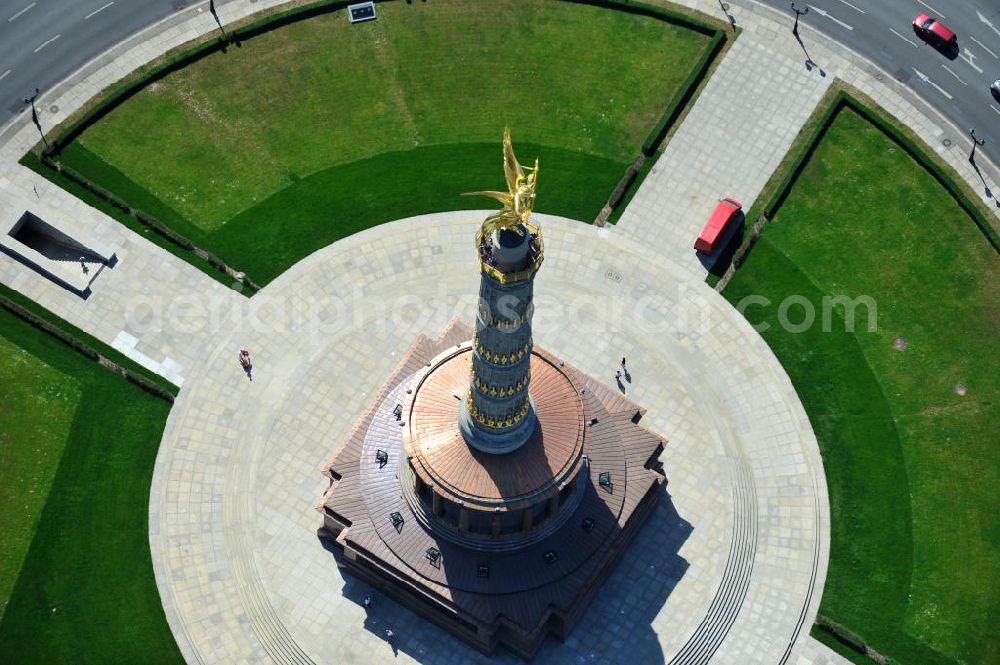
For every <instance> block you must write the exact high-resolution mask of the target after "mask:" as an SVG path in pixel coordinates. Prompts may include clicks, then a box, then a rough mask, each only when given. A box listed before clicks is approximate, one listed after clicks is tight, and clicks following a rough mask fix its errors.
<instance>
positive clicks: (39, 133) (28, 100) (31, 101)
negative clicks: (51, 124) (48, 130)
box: [24, 88, 49, 150]
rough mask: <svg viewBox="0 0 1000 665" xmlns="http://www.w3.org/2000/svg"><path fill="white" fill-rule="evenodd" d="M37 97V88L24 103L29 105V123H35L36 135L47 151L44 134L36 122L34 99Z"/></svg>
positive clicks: (37, 121) (40, 125) (47, 142)
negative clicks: (40, 138) (39, 137)
mask: <svg viewBox="0 0 1000 665" xmlns="http://www.w3.org/2000/svg"><path fill="white" fill-rule="evenodd" d="M36 97H38V88H35V94H33V95H32V96H31V97H25V98H24V103H25V104H31V122H33V123H35V127H36V128H38V135H39V136H41V137H42V143H44V144H45V149H46V150H48V149H49V141H48V139H46V138H45V132H43V131H42V123H41V122H39V120H38V111H37V109H35V98H36Z"/></svg>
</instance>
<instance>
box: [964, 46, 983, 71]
mask: <svg viewBox="0 0 1000 665" xmlns="http://www.w3.org/2000/svg"><path fill="white" fill-rule="evenodd" d="M958 57H960V58H961V59H962V60H965V61H966V62H967V63H969V66H970V67H972V68H973V69H975V70H976V71H977V72H979V73H980V74H982V73H983V68H982V67H980V66H979V65H977V64H976V62H975V60H976V54H975V53H969V52H968V51H967V50H965V49H962V51H961V53H959V54H958Z"/></svg>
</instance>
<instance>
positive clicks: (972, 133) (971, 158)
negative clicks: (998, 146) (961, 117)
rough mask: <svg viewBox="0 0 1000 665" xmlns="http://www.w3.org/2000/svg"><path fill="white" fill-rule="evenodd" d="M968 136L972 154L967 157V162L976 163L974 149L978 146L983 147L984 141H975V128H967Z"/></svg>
mask: <svg viewBox="0 0 1000 665" xmlns="http://www.w3.org/2000/svg"><path fill="white" fill-rule="evenodd" d="M969 136H971V137H972V154H970V155H969V161H970V162H975V161H976V148H977V147H978V146H981V145H985V144H986V139H977V138H976V128H975V127H969Z"/></svg>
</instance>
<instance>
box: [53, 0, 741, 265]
mask: <svg viewBox="0 0 1000 665" xmlns="http://www.w3.org/2000/svg"><path fill="white" fill-rule="evenodd" d="M320 4H322V3H320ZM333 4H336V3H333ZM608 7H612V8H620V9H622V11H614V10H612V9H609V8H608ZM343 18H344V17H343V15H342V13H340V12H335V13H332V14H321V15H319V16H313V17H312V18H310V19H309V20H300V21H296V22H291V23H289V24H288V25H283V27H282V28H281V29H280V30H277V31H273V32H271V31H262V32H260V34H255V36H254V37H253V38H252V39H246V40H244V41H243V42H242V43H241V47H240V48H230V49H229V50H228V52H227V53H221V52H213V51H212V49H213V48H214V47H211V46H210V47H209V48H208V50H207V51H206V52H205V53H204V54H201V55H200V56H199V57H197V58H195V57H193V56H191V54H190V53H184V54H180V55H179V56H178V57H181V58H182V59H184V61H185V63H186V66H184V67H183V68H181V69H178V70H174V69H173V68H172V65H171V64H170V63H169V62H168V63H166V64H165V65H164V67H166V69H168V70H170V71H169V74H168V75H167V76H162V75H161V74H159V73H157V72H156V71H154V72H152V73H150V76H151V78H150V81H149V85H146V86H144V87H143V86H141V85H139V84H138V83H136V82H134V81H133V82H131V83H130V86H131V87H126V92H127V94H126V95H125V97H127V101H125V102H123V103H120V104H119V103H117V102H114V103H108V104H105V105H98V106H97V107H96V108H95V109H94V113H95V117H100V120H99V121H98V122H96V124H93V125H91V126H87V123H86V118H84V119H80V118H75V119H73V121H72V123H71V124H69V125H68V128H67V129H66V130H65V135H68V136H76V135H77V134H79V136H78V138H76V140H75V142H73V143H70V144H69V145H68V146H65V145H64V141H63V139H61V138H60V139H58V140H57V141H56V143H57V144H58V145H60V146H63V152H62V153H61V154H59V155H58V159H59V160H60V161H61V162H62V163H63V164H65V165H66V166H68V167H70V168H72V169H73V170H75V171H78V172H80V173H82V174H83V175H84V176H85V177H87V178H88V179H90V180H91V181H93V182H95V183H96V184H97V185H98V186H99V187H100V188H102V189H105V190H107V191H109V192H111V193H112V194H114V195H116V196H117V197H118V198H120V199H122V200H124V201H126V202H127V204H128V206H129V207H133V208H136V209H141V210H143V211H144V212H146V213H149V214H151V215H152V216H153V217H156V218H157V219H159V221H160V222H162V223H163V224H164V225H165V226H167V227H169V228H170V229H171V230H172V231H176V232H177V233H179V234H181V235H182V236H183V237H184V238H185V239H186V240H188V241H190V242H191V243H193V244H194V245H196V246H202V247H204V248H205V249H207V250H209V251H211V252H212V253H213V254H216V255H217V256H219V257H220V258H221V259H222V260H223V261H225V262H227V263H229V264H230V265H233V266H236V267H238V268H240V269H241V270H244V271H245V272H247V273H248V275H249V276H250V277H251V278H253V279H254V280H256V281H265V282H266V281H267V280H268V279H270V278H272V277H273V276H274V275H276V274H279V273H280V272H281V271H282V270H284V269H285V268H286V267H287V266H288V265H290V263H292V262H294V260H297V259H298V258H301V257H302V256H304V255H305V254H307V253H309V252H310V251H312V250H313V249H315V248H316V247H317V246H322V245H323V244H328V243H329V242H332V241H334V240H336V239H338V238H340V237H343V236H345V235H348V234H349V233H352V232H354V231H356V230H358V229H359V228H366V227H368V226H372V225H374V224H377V223H381V222H383V221H387V220H388V219H392V218H393V217H391V216H390V215H389V212H388V211H389V210H390V209H391V210H392V214H396V215H397V216H407V215H409V214H417V213H420V212H430V211H438V210H444V209H447V208H451V209H453V208H455V207H458V208H469V207H482V206H483V205H484V203H487V202H485V201H480V202H478V203H477V204H473V203H471V202H470V201H469V200H462V201H463V204H461V205H456V204H455V203H454V201H456V200H458V199H456V196H457V194H458V193H460V192H461V191H463V190H465V189H472V190H476V189H484V188H495V187H497V186H498V182H497V178H498V174H497V169H496V168H495V166H496V163H497V162H498V159H497V157H496V151H497V144H498V136H499V131H500V128H501V127H502V126H503V125H504V124H510V125H511V127H512V129H513V131H514V135H515V141H516V143H517V146H518V151H519V154H520V155H521V156H522V159H525V161H528V160H529V159H530V157H531V156H534V155H535V154H537V155H538V156H539V157H540V158H541V160H542V165H543V168H542V174H541V183H540V188H541V191H540V194H541V196H540V199H539V211H540V212H549V213H553V214H561V215H566V216H572V217H576V218H579V219H585V220H589V219H593V218H594V217H595V216H596V214H597V212H598V211H599V210H600V208H601V206H602V204H603V201H599V199H601V198H602V197H601V196H597V195H595V192H600V193H601V194H603V198H604V199H605V200H606V198H607V196H608V194H609V193H610V192H611V191H612V190H613V189H614V187H615V185H616V184H617V182H618V180H619V179H620V178H621V175H622V174H623V173H624V172H625V170H626V168H627V167H628V166H629V165H630V164H631V163H632V161H633V160H634V159H635V157H636V156H637V155H638V154H639V152H640V149H642V148H643V146H644V145H645V143H644V141H645V142H648V137H649V136H652V135H653V133H659V132H662V131H663V130H664V127H667V126H669V124H670V122H671V121H672V120H671V119H672V118H676V117H677V114H678V113H679V112H680V109H681V107H682V106H683V105H684V103H686V102H687V100H688V99H689V97H690V92H689V90H688V89H689V88H690V89H694V88H695V87H696V85H697V83H698V82H699V80H700V79H699V77H700V76H702V75H703V73H704V71H705V70H706V68H707V66H708V64H709V63H710V62H711V60H712V58H713V57H714V54H716V53H717V52H718V46H719V44H720V43H722V42H723V41H724V39H723V33H722V31H721V30H720V29H719V28H718V27H717V26H714V25H711V24H705V23H699V22H698V21H697V20H694V19H692V18H691V17H690V16H687V15H684V14H681V13H676V12H671V11H670V10H664V9H661V8H658V7H650V6H645V5H642V4H641V3H621V2H581V3H575V2H552V1H548V0H527V1H525V0H519V1H517V2H514V1H513V0H501V1H498V2H491V3H476V2H450V3H434V4H427V5H422V4H421V5H407V4H404V3H398V2H397V3H382V4H380V5H379V20H378V21H376V22H371V23H367V24H364V25H362V26H350V25H349V24H348V23H347V22H346V21H344V20H343ZM279 22H281V23H286V22H287V21H285V20H284V19H282V20H281V21H279ZM497 26H504V29H502V30H498V29H497ZM622 44H628V45H629V51H630V52H632V51H634V50H636V49H640V50H642V52H643V53H645V54H647V55H646V56H645V57H643V58H641V59H640V58H632V57H622V56H623V51H622ZM458 53H461V54H462V56H461V57H456V54H458ZM525 54H530V57H528V56H526V55H525ZM279 71H280V72H281V74H280V75H275V72H279ZM359 72H364V75H359V74H358V73H359ZM247 89H252V90H254V91H255V94H254V95H247V94H245V90H247ZM664 109H666V111H664ZM664 123H666V124H664ZM661 125H662V127H661ZM650 128H653V133H651V129H650ZM80 132H82V133H80ZM485 146H492V148H493V151H494V154H493V155H492V156H491V157H490V158H489V160H488V161H487V159H486V155H485V152H483V148H484V147H485ZM549 146H560V148H559V149H554V148H551V147H549ZM442 151H443V152H442ZM481 152H482V153H483V154H482V158H481V161H476V160H479V159H480V157H479V153H481ZM151 153H155V154H157V155H158V159H155V160H150V159H148V155H149V154H151ZM470 153H475V154H470ZM442 155H443V159H441V160H438V159H437V158H438V157H439V156H442ZM552 155H556V156H557V158H555V159H552ZM570 155H575V156H574V157H569V156H570ZM383 157H384V158H385V160H386V163H385V164H384V165H383V169H382V170H381V171H378V172H375V171H371V170H368V171H365V172H364V175H365V176H366V177H365V179H364V180H361V179H360V178H359V177H351V176H352V175H353V174H349V173H348V171H347V169H348V168H352V169H353V168H363V167H364V166H371V165H372V163H371V161H370V160H375V159H379V158H383ZM460 159H471V160H472V161H471V162H467V163H466V164H465V165H464V167H465V168H462V166H463V165H462V164H461V163H460V161H459V160H460ZM487 164H493V165H494V168H493V169H487V168H485V166H486V165H487ZM338 168H340V169H342V170H341V171H339V172H337V171H336V169H338ZM560 170H564V171H563V172H560ZM437 171H440V172H441V176H435V175H431V179H432V180H434V181H435V182H434V183H433V184H434V187H433V188H432V187H430V186H429V185H428V184H427V182H426V181H427V180H428V174H435V173H436V172H437ZM487 171H489V172H487ZM474 173H475V174H478V175H480V176H481V177H479V178H472V177H471V175H472V174H474ZM612 173H614V174H615V176H616V178H614V179H612V178H611V177H610V174H612ZM335 175H337V176H339V177H337V178H335V177H334V176H335ZM421 176H422V177H421ZM574 185H575V186H574ZM602 189H603V191H601V190H602ZM581 193H582V194H584V196H579V195H580V194H581ZM282 197H283V198H282ZM591 199H593V200H594V201H591ZM383 200H384V201H388V202H389V205H387V206H385V208H386V210H382V209H381V207H380V205H379V204H380V202H381V201H383ZM405 200H409V201H410V202H411V205H410V206H409V208H405V207H404V206H398V205H396V203H397V202H402V201H405ZM279 201H284V204H283V205H282V207H281V209H280V210H276V208H277V206H278V202H279ZM473 201H474V200H473ZM289 202H291V203H292V204H294V205H293V206H292V207H289V206H288V205H287V204H288V203H289ZM307 205H313V206H314V207H313V208H311V209H306V206H307ZM487 205H488V203H487ZM397 209H400V210H404V212H403V214H402V215H398V214H397V212H396V211H397ZM372 210H375V211H376V212H377V213H378V214H375V215H371V216H366V215H367V213H368V212H369V211H372ZM275 212H279V213H280V214H279V215H277V216H275V214H274V213H275ZM264 213H266V217H265V216H264ZM321 220H322V223H321ZM251 221H253V222H254V224H253V225H250V222H251ZM297 222H305V226H304V227H302V228H298V227H296V223H297ZM133 224H134V222H133ZM229 225H233V226H234V227H236V226H238V227H239V230H238V231H228V233H227V231H226V227H227V226H229ZM258 233H259V234H261V235H262V236H266V238H267V241H260V242H255V241H256V234H258ZM248 239H249V241H248ZM275 239H278V240H279V242H280V243H281V244H282V245H283V247H281V248H279V249H277V250H276V251H272V248H273V247H274V244H273V242H272V241H273V240H275ZM297 240H306V241H307V242H306V244H305V245H297V244H296V242H297ZM282 257H288V258H287V260H286V259H285V258H282ZM276 259H277V262H275V260H276Z"/></svg>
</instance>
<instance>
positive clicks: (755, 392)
mask: <svg viewBox="0 0 1000 665" xmlns="http://www.w3.org/2000/svg"><path fill="white" fill-rule="evenodd" d="M484 214H485V213H482V212H475V211H471V212H469V211H464V212H454V213H441V214H432V215H423V216H420V217H413V218H410V219H406V220H400V221H397V222H393V223H390V224H385V225H382V226H378V227H376V228H373V229H369V230H367V231H364V232H362V233H359V234H356V235H354V236H351V237H349V238H346V239H344V240H342V241H340V242H337V243H335V244H333V245H331V246H329V247H327V248H325V249H322V250H320V251H318V252H316V253H314V254H313V255H311V256H309V257H307V258H306V259H304V260H302V261H300V262H299V263H298V264H296V265H295V266H294V267H293V268H291V269H290V270H289V271H288V272H286V273H285V274H284V275H282V276H281V277H280V278H279V279H277V280H275V281H274V282H273V283H271V284H270V285H269V286H267V287H266V288H265V289H263V290H262V291H260V292H259V293H258V294H256V295H255V296H254V297H253V298H252V299H250V301H249V306H248V307H247V311H246V312H244V313H243V314H242V315H240V316H234V317H233V319H232V320H236V321H238V323H236V324H234V327H233V328H232V329H230V330H226V331H224V333H223V334H220V335H219V336H218V337H217V339H216V340H215V341H216V346H215V348H214V350H213V351H212V352H211V353H210V354H208V355H207V358H208V360H207V362H206V363H205V365H204V366H203V367H201V368H200V369H199V370H197V371H190V372H189V374H188V376H187V377H186V381H185V384H184V390H183V391H182V392H181V394H180V396H179V397H178V399H177V401H176V402H175V405H174V408H173V410H172V411H171V414H170V418H169V421H168V423H167V428H166V431H165V433H164V436H163V441H162V444H161V447H160V451H159V456H158V459H157V463H156V469H155V473H154V477H153V486H152V492H151V498H150V543H151V548H152V555H153V563H154V568H155V571H156V580H157V585H158V588H159V590H160V594H161V597H162V599H163V604H164V607H165V610H166V614H167V618H168V621H169V622H170V626H171V628H172V630H173V632H174V635H175V637H176V638H177V641H178V644H179V645H180V648H181V650H182V652H183V654H184V656H185V657H186V658H187V660H188V661H189V662H200V663H235V662H280V663H291V662H316V663H321V662H338V663H354V662H357V663H362V662H382V661H384V660H386V659H391V658H392V652H391V649H390V646H389V645H387V644H386V643H385V641H384V640H383V639H382V633H383V631H384V629H385V628H392V629H393V631H394V632H395V633H396V636H397V637H396V645H397V646H398V648H399V650H400V654H399V657H400V658H401V659H403V660H406V659H410V658H412V659H413V660H416V661H418V662H425V663H439V662H441V663H444V662H449V663H451V662H454V663H458V662H481V661H485V660H486V657H485V656H482V655H480V654H478V653H476V652H474V651H473V650H472V649H471V648H469V647H467V646H465V645H464V644H462V643H460V642H459V641H457V640H456V639H454V638H452V637H450V636H448V635H447V634H446V633H444V632H443V631H441V630H440V629H438V628H436V627H434V626H433V625H432V624H430V623H429V622H427V621H424V620H422V619H420V618H418V617H416V616H415V615H413V614H412V613H411V612H409V611H408V610H405V609H403V608H402V607H399V606H397V605H395V604H394V603H392V602H390V601H389V600H387V599H380V600H379V602H378V603H377V604H376V607H375V608H374V610H372V611H371V612H369V613H366V612H365V610H364V609H363V608H362V606H361V603H360V599H361V598H363V597H364V596H365V595H366V594H367V593H368V589H367V588H366V587H365V586H364V585H363V584H361V583H360V582H359V581H357V580H355V579H353V578H352V577H350V576H347V575H344V574H342V573H341V572H340V571H339V570H338V567H337V562H336V553H335V552H333V551H331V550H330V549H328V547H327V546H324V544H323V543H322V542H321V541H320V540H319V539H318V538H317V535H316V529H317V527H318V526H319V525H320V522H321V518H320V516H319V514H318V513H316V512H315V510H314V506H315V505H316V503H317V501H318V500H319V498H320V497H321V495H322V492H323V490H324V489H325V487H326V485H327V483H328V481H327V479H326V478H324V477H323V476H322V475H321V474H320V471H319V468H320V465H321V464H322V462H323V461H324V460H325V459H326V458H327V457H328V455H329V453H330V451H331V449H332V447H333V446H335V445H336V444H337V442H338V441H340V440H342V439H343V438H344V436H345V434H346V433H347V431H348V429H349V428H350V427H351V426H352V424H353V423H354V421H355V419H356V418H357V416H358V415H359V414H360V413H361V412H362V410H363V409H364V407H365V406H366V404H367V403H368V402H369V401H370V399H371V395H372V391H374V390H376V389H377V388H378V386H379V385H380V384H381V382H382V381H383V379H384V377H386V376H387V375H388V374H389V372H390V371H391V369H392V368H393V367H394V366H395V365H396V363H397V362H398V360H399V357H400V354H401V353H402V352H403V351H405V349H406V348H407V346H408V345H409V344H410V343H411V341H412V340H413V339H414V337H415V336H416V335H417V334H418V333H421V332H422V333H425V334H428V335H431V336H435V335H437V333H438V332H439V331H440V330H442V329H443V328H444V326H445V324H446V323H447V322H448V321H449V319H451V318H452V316H454V315H459V316H461V317H462V318H464V319H465V320H467V321H471V320H472V318H473V316H474V313H475V307H476V300H475V298H476V294H477V284H478V279H479V275H478V271H477V265H476V260H475V253H474V247H473V236H474V233H475V230H476V228H477V227H478V225H479V223H480V222H481V220H482V219H483V216H484ZM536 217H537V219H538V220H539V221H540V222H541V223H542V225H543V228H544V233H545V235H546V250H547V252H546V263H545V267H544V269H543V270H542V271H541V273H540V275H539V277H538V280H537V283H536V289H535V294H536V315H535V326H534V330H535V339H536V341H537V343H538V344H540V345H542V346H544V347H545V348H546V349H548V350H549V351H551V352H552V353H554V354H557V355H559V356H561V357H564V358H565V359H567V360H568V361H570V362H572V363H573V364H574V365H575V366H576V367H578V368H580V369H581V370H582V371H584V372H587V373H590V374H592V375H593V376H596V377H600V378H604V380H606V382H607V383H608V384H609V385H611V386H614V378H613V377H614V372H615V370H616V369H617V366H618V363H619V361H620V359H621V357H622V356H625V357H627V359H628V368H629V371H630V377H631V381H630V382H628V381H627V382H626V383H625V384H624V385H625V392H626V394H627V395H628V397H629V398H630V399H632V400H634V401H635V402H636V403H637V404H639V405H640V406H641V407H643V408H646V409H647V410H648V411H647V414H646V416H645V417H644V418H643V424H644V425H645V426H646V427H648V428H650V429H651V430H653V431H655V432H657V433H659V434H662V435H663V436H664V437H666V438H667V439H669V444H668V446H667V449H666V451H665V452H664V454H663V456H662V460H663V462H664V467H665V468H664V470H665V472H666V476H667V484H666V489H665V493H664V496H662V498H661V501H660V503H659V505H658V507H657V509H656V511H655V512H654V514H653V516H652V517H651V518H650V520H649V521H648V522H647V523H646V525H645V526H644V527H643V529H642V531H641V533H640V534H639V536H638V538H637V539H636V541H635V542H634V543H633V545H632V546H631V547H630V549H629V551H628V552H627V553H626V555H625V557H624V559H623V560H622V562H621V563H620V564H619V565H618V567H617V568H616V570H615V572H614V573H613V574H612V576H611V577H610V578H609V580H608V582H607V583H606V585H605V587H604V589H603V590H602V591H601V592H600V593H599V594H598V596H597V598H596V599H595V601H594V602H593V604H592V605H591V606H590V608H589V609H588V610H587V612H586V614H585V616H584V618H583V620H582V621H581V623H580V624H579V625H578V626H577V628H576V629H575V631H574V632H573V633H572V635H571V636H570V638H569V640H568V641H567V642H566V643H565V644H561V643H558V642H557V641H555V640H549V641H548V642H547V643H546V645H545V646H544V647H543V649H542V651H541V652H540V653H539V655H538V657H537V659H536V661H537V662H540V663H549V662H671V663H677V664H678V665H679V664H681V663H697V662H705V661H707V660H709V659H712V660H713V662H722V663H749V662H772V663H775V662H785V661H788V660H790V656H791V655H792V654H794V653H795V649H796V643H797V641H800V640H804V639H805V637H806V636H807V635H808V628H809V626H810V625H811V623H812V621H813V619H814V618H815V613H816V608H817V607H818V604H819V600H820V595H821V591H822V586H823V581H824V578H825V575H826V561H827V555H828V544H829V519H828V512H827V510H828V509H827V493H826V485H825V481H824V478H823V469H822V463H821V460H820V456H819V450H818V446H817V443H816V439H815V437H814V435H813V433H812V430H811V428H810V425H809V421H808V418H807V416H806V414H805V412H804V410H803V408H802V406H801V404H800V402H799V399H798V396H797V395H796V393H795V390H794V388H793V387H792V385H791V382H790V381H789V379H788V377H787V376H786V374H785V372H784V370H783V369H782V367H781V365H780V364H779V363H778V361H777V359H776V358H775V357H774V355H773V354H772V353H771V351H770V349H769V348H768V347H767V345H766V344H765V342H764V341H763V339H762V338H761V337H760V336H759V335H758V334H757V333H756V332H755V331H754V330H753V328H752V327H751V326H750V325H749V324H748V323H747V322H746V321H745V320H744V319H743V317H742V316H741V315H740V314H739V313H738V312H737V311H736V310H735V309H734V308H733V307H732V306H731V305H730V304H729V303H727V302H726V301H725V300H723V299H722V298H721V297H720V296H719V295H718V294H716V293H715V292H714V291H712V290H711V289H710V288H708V287H706V286H705V284H704V283H702V282H700V281H697V280H695V279H694V278H692V277H691V274H690V272H689V271H686V270H682V269H680V268H678V267H677V266H675V265H672V264H671V262H670V261H668V260H665V259H664V258H663V257H662V256H660V255H658V254H657V253H656V251H655V248H649V247H644V246H641V245H639V244H637V243H635V242H633V241H631V240H629V239H627V238H624V237H622V235H621V234H618V233H615V232H614V231H613V230H610V229H598V228H594V227H591V226H589V225H585V224H582V223H579V222H574V221H571V220H566V219H562V218H556V217H551V216H546V215H537V216H536ZM227 302H228V301H227ZM216 314H217V313H216ZM206 325H209V323H207V322H206ZM244 345H245V346H247V347H248V348H249V349H250V350H251V353H252V354H253V361H254V368H253V381H252V382H250V381H248V380H247V377H246V376H245V375H244V374H243V372H242V371H241V369H240V366H239V364H238V362H237V357H236V352H237V350H238V349H239V348H240V346H244ZM496 658H497V659H498V660H500V661H514V660H515V659H514V657H513V656H511V655H509V654H506V653H503V652H501V653H499V654H498V655H497V656H496ZM580 659H583V660H582V661H581V660H580Z"/></svg>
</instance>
